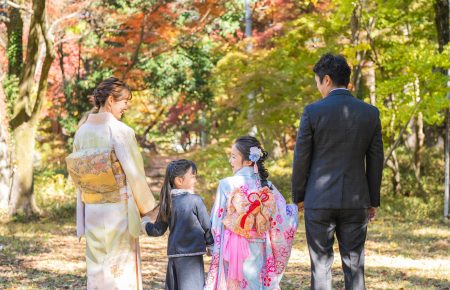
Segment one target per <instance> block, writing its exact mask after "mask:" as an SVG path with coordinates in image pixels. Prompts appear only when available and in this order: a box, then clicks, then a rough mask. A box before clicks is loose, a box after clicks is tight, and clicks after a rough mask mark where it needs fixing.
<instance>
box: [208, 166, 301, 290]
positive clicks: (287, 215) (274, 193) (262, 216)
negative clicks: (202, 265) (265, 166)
mask: <svg viewBox="0 0 450 290" xmlns="http://www.w3.org/2000/svg"><path fill="white" fill-rule="evenodd" d="M260 183H261V182H260V179H259V176H258V175H257V174H255V173H254V172H253V167H243V168H242V169H240V170H239V171H238V172H236V173H235V175H234V176H232V177H228V178H225V179H223V180H221V181H220V182H219V187H218V189H217V195H216V200H215V203H214V207H213V209H212V212H211V231H212V234H213V237H214V249H213V252H212V260H211V265H210V270H209V273H208V277H207V280H206V285H205V289H207V290H231V289H233V290H234V289H239V290H240V289H247V290H260V289H280V281H281V278H282V276H283V273H284V270H285V268H286V265H287V263H288V260H289V256H290V253H291V249H292V244H293V242H294V236H295V233H296V231H297V225H298V209H297V206H296V205H287V204H286V201H285V199H284V198H283V196H282V195H281V193H280V192H279V191H278V190H277V189H276V188H275V186H274V185H273V184H271V183H270V182H269V186H268V187H261V184H260Z"/></svg>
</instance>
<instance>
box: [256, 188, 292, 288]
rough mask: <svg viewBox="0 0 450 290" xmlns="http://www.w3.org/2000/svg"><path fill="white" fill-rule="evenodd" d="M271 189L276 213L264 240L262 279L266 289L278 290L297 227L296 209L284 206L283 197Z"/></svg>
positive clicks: (274, 189)
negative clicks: (264, 252) (264, 253)
mask: <svg viewBox="0 0 450 290" xmlns="http://www.w3.org/2000/svg"><path fill="white" fill-rule="evenodd" d="M271 187H272V189H271V190H272V193H273V194H274V196H275V200H276V203H277V210H276V212H274V213H272V224H271V228H270V230H269V232H268V237H267V238H266V257H267V260H266V261H265V266H264V267H263V269H264V271H263V273H262V277H263V279H264V281H265V282H266V283H267V286H268V287H267V289H280V285H279V284H280V281H281V278H282V277H283V274H284V270H285V269H286V266H287V264H288V261H289V257H290V255H291V251H292V246H293V243H294V237H295V233H296V232H297V226H298V208H297V205H294V204H286V200H285V199H284V197H283V195H281V193H280V192H279V191H278V190H277V189H276V187H275V186H273V185H272V186H271Z"/></svg>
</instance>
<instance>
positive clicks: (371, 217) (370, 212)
mask: <svg viewBox="0 0 450 290" xmlns="http://www.w3.org/2000/svg"><path fill="white" fill-rule="evenodd" d="M377 210H378V208H376V207H370V208H369V209H368V219H369V222H373V221H374V220H375V218H376V217H377Z"/></svg>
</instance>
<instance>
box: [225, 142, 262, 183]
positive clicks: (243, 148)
mask: <svg viewBox="0 0 450 290" xmlns="http://www.w3.org/2000/svg"><path fill="white" fill-rule="evenodd" d="M234 145H235V146H236V149H237V150H238V151H239V152H240V153H241V154H242V157H243V158H244V160H248V161H251V160H250V148H252V147H257V148H259V149H260V150H261V152H262V156H261V157H260V158H259V160H258V161H257V162H256V165H257V166H258V173H259V177H260V179H261V186H262V187H264V186H267V187H269V184H268V182H267V178H268V177H269V172H268V171H267V169H266V167H265V166H264V162H265V161H266V159H267V157H268V156H269V153H267V151H266V150H264V148H262V146H261V143H260V142H259V141H258V139H256V138H255V137H253V136H242V137H239V138H237V139H236V141H235V142H234ZM252 165H254V163H253V162H252Z"/></svg>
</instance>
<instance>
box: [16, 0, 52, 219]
mask: <svg viewBox="0 0 450 290" xmlns="http://www.w3.org/2000/svg"><path fill="white" fill-rule="evenodd" d="M41 37H43V39H44V42H41V41H40V40H41ZM27 43H28V45H27V54H26V62H25V65H24V67H23V71H22V74H21V78H20V83H19V97H18V101H17V102H16V104H15V106H14V113H13V118H12V120H11V123H10V124H11V128H12V129H13V133H14V138H15V141H16V142H15V148H14V153H15V156H16V157H18V158H17V159H16V166H17V171H16V173H15V174H14V181H13V191H12V195H11V202H10V208H9V213H10V214H11V215H15V214H17V213H24V214H25V215H32V214H40V211H39V209H38V207H37V206H36V202H35V199H34V193H33V152H34V144H35V132H36V130H37V125H38V120H39V114H40V111H41V107H42V103H43V100H44V97H45V93H46V90H47V77H48V72H49V70H50V66H51V64H52V62H53V59H54V54H55V52H54V50H53V41H52V39H51V38H50V35H49V34H48V32H47V23H46V13H45V0H34V1H33V15H32V17H31V21H30V32H29V35H28V42H27ZM42 43H43V44H45V47H43V46H42V45H41V44H42ZM41 50H42V51H43V50H45V54H44V55H43V57H44V59H43V60H41V59H39V56H40V51H41ZM38 63H42V68H41V71H40V73H37V71H36V70H37V68H38V67H39V66H38ZM36 75H39V81H38V83H37V89H35V88H36V80H35V76H36Z"/></svg>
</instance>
